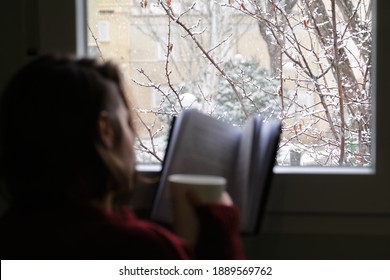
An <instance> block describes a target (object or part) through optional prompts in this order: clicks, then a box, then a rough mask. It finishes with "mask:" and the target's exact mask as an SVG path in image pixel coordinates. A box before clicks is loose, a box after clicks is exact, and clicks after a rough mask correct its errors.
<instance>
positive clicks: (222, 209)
mask: <svg viewBox="0 0 390 280" xmlns="http://www.w3.org/2000/svg"><path fill="white" fill-rule="evenodd" d="M196 212H197V215H198V218H199V236H198V242H197V247H196V255H197V257H198V258H199V259H244V257H245V255H244V251H243V247H242V243H241V239H240V231H239V213H238V209H237V207H236V206H225V205H219V204H207V205H203V206H200V207H197V208H196Z"/></svg>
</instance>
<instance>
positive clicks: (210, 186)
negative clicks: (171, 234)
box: [168, 174, 226, 246]
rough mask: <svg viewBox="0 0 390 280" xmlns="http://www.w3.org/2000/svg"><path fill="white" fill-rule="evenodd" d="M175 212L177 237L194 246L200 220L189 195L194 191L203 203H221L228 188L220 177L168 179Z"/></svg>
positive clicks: (186, 176)
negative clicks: (223, 193)
mask: <svg viewBox="0 0 390 280" xmlns="http://www.w3.org/2000/svg"><path fill="white" fill-rule="evenodd" d="M168 182H169V187H170V193H171V199H172V212H173V221H174V222H173V229H174V231H175V233H176V234H177V235H179V236H180V237H182V238H184V239H185V240H187V242H188V243H189V245H191V246H194V245H195V243H196V239H197V236H198V227H199V226H198V220H197V217H196V213H195V211H194V207H193V206H192V205H191V203H190V201H189V200H188V196H187V193H188V191H189V190H192V191H193V192H194V193H196V194H197V196H198V197H199V199H200V201H201V203H212V202H216V201H219V199H220V198H221V195H222V192H223V191H224V190H225V187H226V179H225V178H223V177H220V176H211V175H192V174H174V175H170V176H169V177H168Z"/></svg>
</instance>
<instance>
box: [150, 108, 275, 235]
mask: <svg viewBox="0 0 390 280" xmlns="http://www.w3.org/2000/svg"><path fill="white" fill-rule="evenodd" d="M280 133H281V125H280V122H279V121H277V120H273V121H269V122H263V120H262V119H261V118H260V117H258V116H252V117H250V118H249V119H248V120H247V122H246V124H245V126H244V127H242V128H239V127H235V126H233V125H231V124H228V123H225V122H223V121H221V120H218V119H216V118H214V117H211V116H209V115H206V114H203V113H201V112H199V111H197V110H194V109H188V110H184V111H182V112H181V113H180V114H179V115H178V116H177V117H176V120H175V121H174V125H173V126H172V128H171V132H170V137H169V142H168V146H167V151H166V154H165V158H164V163H163V168H162V171H161V179H160V183H159V185H158V188H157V191H156V196H155V199H154V202H153V205H152V211H151V219H152V220H154V221H156V222H160V223H165V224H171V223H172V209H171V204H170V203H171V202H170V194H169V187H168V182H167V178H168V176H169V175H171V174H178V173H182V174H205V175H218V176H223V177H225V178H226V180H227V184H226V190H227V192H228V193H229V194H230V196H231V198H232V200H233V202H234V203H235V204H236V205H237V207H238V208H239V211H240V218H241V231H242V232H246V233H255V232H258V230H259V226H260V222H261V216H262V212H263V211H264V206H265V201H266V198H267V195H268V189H269V185H270V179H271V177H272V174H273V173H272V169H273V166H274V163H275V157H276V150H277V146H278V142H279V136H280Z"/></svg>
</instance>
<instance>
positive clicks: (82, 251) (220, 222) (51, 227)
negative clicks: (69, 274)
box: [0, 200, 244, 260]
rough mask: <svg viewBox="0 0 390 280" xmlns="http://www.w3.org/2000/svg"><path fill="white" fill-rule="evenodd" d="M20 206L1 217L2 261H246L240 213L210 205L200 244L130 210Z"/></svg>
mask: <svg viewBox="0 0 390 280" xmlns="http://www.w3.org/2000/svg"><path fill="white" fill-rule="evenodd" d="M35 202H36V203H32V201H31V200H30V202H29V203H24V204H19V205H15V206H13V207H11V208H10V209H9V211H8V212H7V213H6V214H5V215H4V216H3V217H2V219H1V221H0V226H1V228H0V236H1V238H0V243H1V245H0V248H1V249H0V256H1V259H141V260H142V259H145V260H146V259H242V258H244V253H243V250H242V245H241V241H240V237H239V230H238V228H239V219H238V211H237V209H236V208H235V207H231V206H222V205H206V206H202V207H199V208H197V209H196V211H197V213H198V216H199V220H200V234H199V242H198V246H197V248H196V249H195V250H194V251H192V250H191V249H190V248H189V247H188V246H187V245H186V243H185V242H184V241H183V240H182V239H180V238H179V237H177V236H176V235H174V234H173V233H171V232H170V231H168V230H166V229H165V228H163V227H161V226H159V225H156V224H154V223H151V222H149V221H146V220H140V219H138V218H137V217H136V216H135V214H134V213H133V212H132V211H131V210H129V209H121V210H120V211H116V212H112V213H107V212H104V211H102V210H99V209H97V208H94V207H90V206H85V205H78V204H73V203H69V202H66V203H65V202H64V203H58V201H57V202H56V203H54V202H53V203H43V202H37V201H35Z"/></svg>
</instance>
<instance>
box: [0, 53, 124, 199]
mask: <svg viewBox="0 0 390 280" xmlns="http://www.w3.org/2000/svg"><path fill="white" fill-rule="evenodd" d="M110 83H111V84H114V85H115V86H117V88H118V91H119V93H120V94H119V95H120V96H117V95H118V94H115V93H113V92H112V90H110V88H112V85H110ZM110 86H111V87H110ZM114 92H116V91H114ZM120 100H122V102H124V104H125V106H126V107H127V108H128V103H127V101H126V97H125V93H124V90H123V86H122V82H121V76H120V72H119V71H118V69H117V67H116V66H115V65H114V64H112V63H98V62H97V61H96V60H94V59H75V58H71V57H66V56H54V55H45V56H42V57H40V58H38V59H36V60H34V61H32V62H30V63H29V64H28V65H26V66H25V67H23V68H22V69H21V70H20V71H19V72H17V73H16V75H15V76H14V77H13V79H12V80H11V81H10V82H9V83H8V85H7V86H6V87H5V90H4V91H3V93H2V95H1V101H0V174H1V175H2V177H3V178H4V180H5V182H6V185H7V186H8V189H9V192H10V193H11V195H12V197H17V196H19V195H24V194H28V193H44V194H50V195H53V196H64V195H65V196H71V197H73V198H77V199H80V200H91V199H101V198H103V197H104V196H105V195H106V194H107V192H108V191H109V190H108V184H107V181H108V180H109V179H111V180H112V179H115V178H111V177H115V176H114V174H112V171H111V170H112V168H109V167H110V166H109V165H110V164H111V163H110V162H106V160H104V159H102V157H101V155H100V154H99V152H98V149H97V148H96V147H97V145H99V140H100V138H99V132H98V129H97V119H98V116H99V114H100V113H101V112H102V111H103V110H105V111H107V112H113V111H114V110H115V108H116V107H117V106H118V104H119V102H120ZM112 127H113V128H114V132H115V134H116V136H117V138H118V139H120V133H121V129H120V125H119V124H118V121H117V120H116V119H115V118H112ZM113 181H115V180H113ZM120 181H121V180H117V186H115V188H118V189H120V188H127V187H128V186H120V184H121V183H120ZM111 187H112V186H111Z"/></svg>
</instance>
